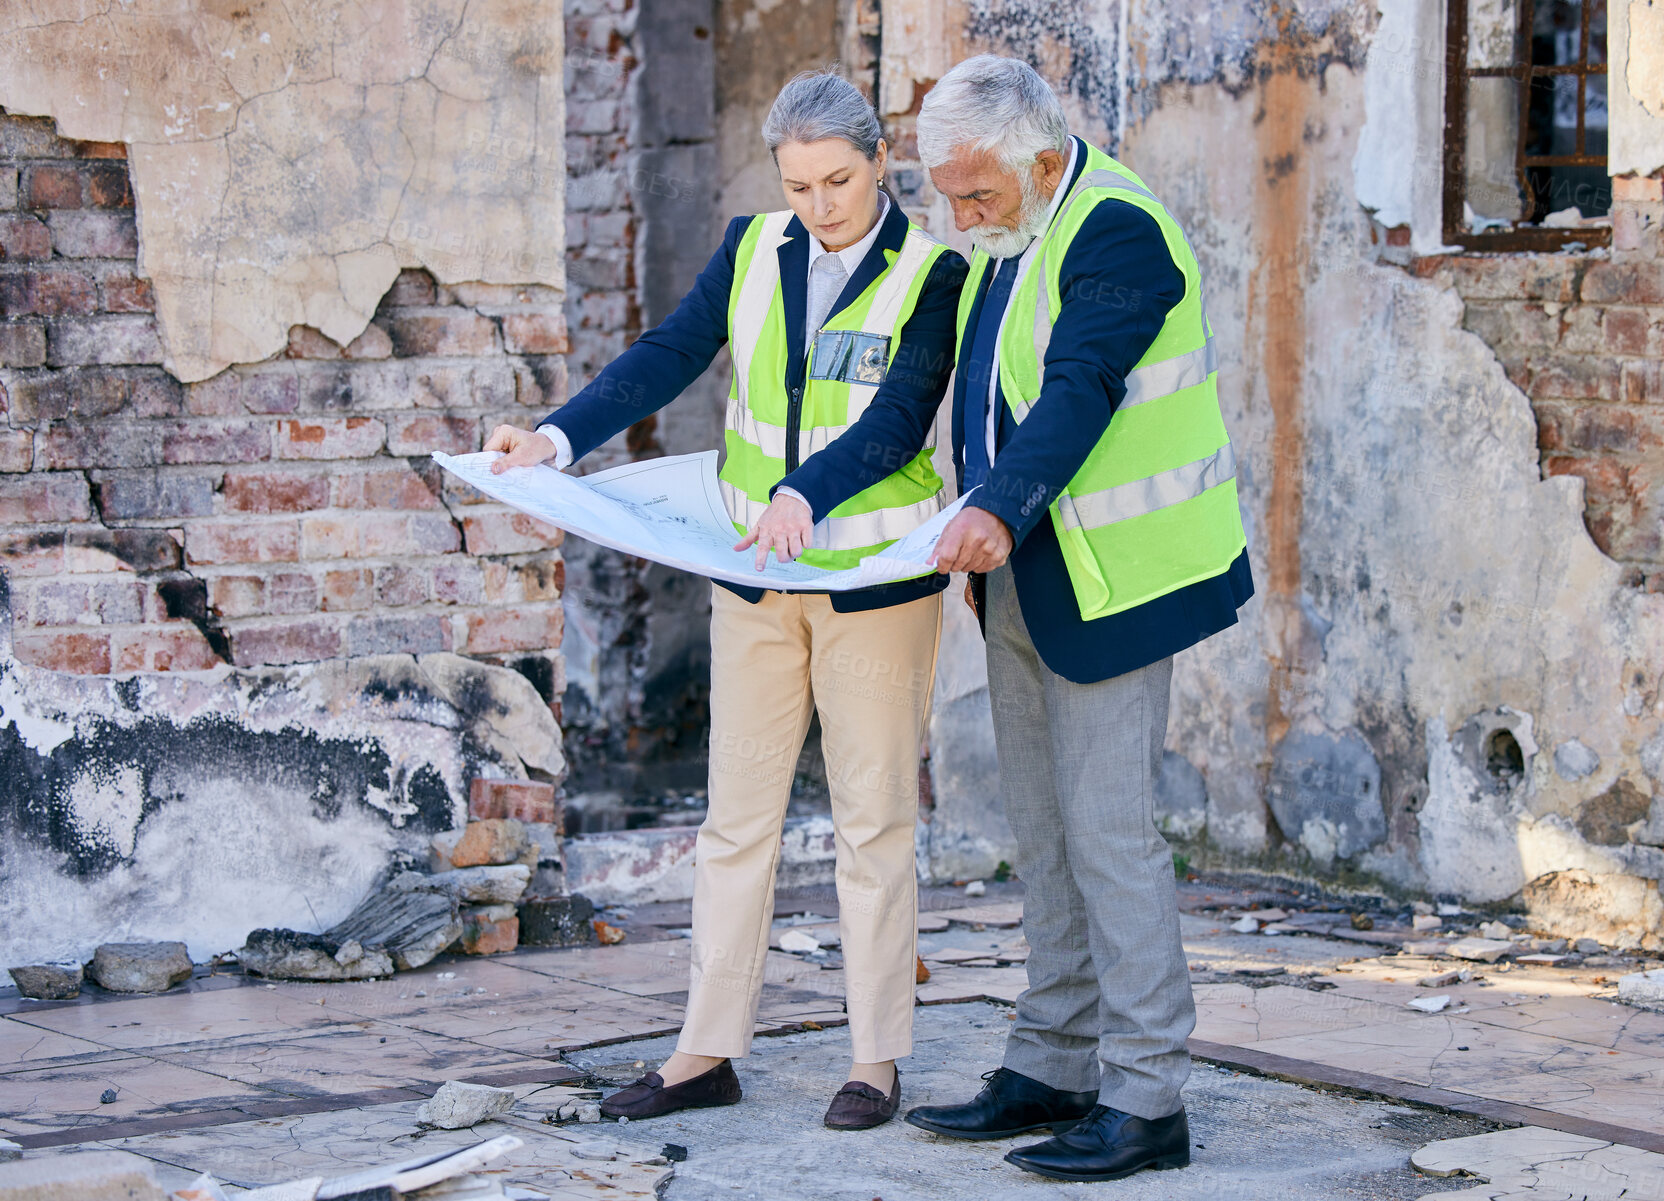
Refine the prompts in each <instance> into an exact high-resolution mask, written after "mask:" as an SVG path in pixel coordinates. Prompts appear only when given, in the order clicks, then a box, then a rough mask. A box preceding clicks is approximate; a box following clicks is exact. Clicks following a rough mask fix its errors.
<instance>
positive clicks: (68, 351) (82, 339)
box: [46, 285, 162, 367]
mask: <svg viewBox="0 0 1664 1201" xmlns="http://www.w3.org/2000/svg"><path fill="white" fill-rule="evenodd" d="M97 295H98V292H97V287H96V285H94V287H93V297H94V302H95V303H96V299H97ZM46 361H47V363H48V364H50V365H51V366H53V367H80V366H86V365H90V364H99V365H111V364H123V363H160V362H161V361H162V338H161V334H160V333H159V332H158V331H157V328H156V318H155V317H154V316H153V315H151V314H149V313H118V314H113V315H110V316H107V317H89V318H84V319H76V318H66V319H63V320H59V321H53V322H51V323H50V324H49V325H48V326H47V328H46Z"/></svg>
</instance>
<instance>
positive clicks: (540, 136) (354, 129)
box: [0, 0, 565, 381]
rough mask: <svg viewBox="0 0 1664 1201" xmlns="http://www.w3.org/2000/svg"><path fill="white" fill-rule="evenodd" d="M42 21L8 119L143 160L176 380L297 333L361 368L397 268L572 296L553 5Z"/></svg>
mask: <svg viewBox="0 0 1664 1201" xmlns="http://www.w3.org/2000/svg"><path fill="white" fill-rule="evenodd" d="M27 9H28V12H27V18H28V19H26V20H19V21H16V22H8V27H7V28H6V29H5V30H4V31H0V107H4V108H6V109H7V110H9V111H11V112H16V113H28V114H34V115H40V116H49V117H53V118H55V119H56V120H57V121H58V123H59V130H60V132H61V133H62V134H63V135H64V136H66V137H69V138H76V139H82V140H92V141H101V142H119V143H124V144H125V145H126V146H127V147H128V154H129V158H130V160H131V163H132V188H133V193H134V199H135V201H136V203H137V206H138V209H139V212H140V213H141V215H142V219H141V222H140V253H139V260H138V262H139V274H141V275H142V276H143V277H144V278H146V279H148V280H150V281H151V283H152V285H153V287H154V289H155V314H156V322H155V332H156V336H157V337H158V339H159V342H160V347H161V355H160V361H161V362H162V363H163V364H165V365H166V366H167V367H168V369H169V370H170V371H171V372H172V373H173V375H174V376H175V377H177V378H178V379H181V380H185V381H195V380H201V379H206V378H208V377H209V376H211V375H213V374H215V373H216V372H218V371H220V370H221V369H222V368H224V367H226V366H227V365H229V364H231V363H246V362H255V361H258V360H261V359H265V358H266V357H268V356H269V355H271V354H272V353H274V352H275V351H278V350H280V349H282V347H283V345H284V344H285V342H286V341H287V339H288V331H289V328H290V326H293V325H308V326H311V327H313V328H315V329H318V330H321V331H323V333H325V334H327V335H328V336H329V337H330V338H332V339H333V340H334V341H335V342H337V343H339V344H341V345H346V344H348V343H350V342H352V341H353V339H355V338H356V337H358V336H359V335H360V334H361V333H363V332H364V329H365V327H366V326H367V325H368V324H369V322H370V319H371V317H372V316H373V315H374V313H375V308H376V303H377V301H378V300H379V299H380V298H381V296H382V294H383V293H385V292H386V291H387V289H388V287H389V286H390V285H391V284H392V283H393V280H394V279H395V278H396V277H397V276H398V274H399V271H400V269H401V268H406V267H424V268H426V269H427V270H428V271H430V272H431V273H432V274H433V276H434V278H435V279H437V280H438V281H439V282H440V283H442V284H452V283H464V282H474V281H478V282H484V283H491V284H542V285H546V286H550V287H559V286H561V284H562V275H561V270H562V264H563V255H562V254H561V253H560V252H559V251H558V249H557V248H558V247H559V245H560V241H561V236H562V235H561V217H562V204H561V187H562V184H563V182H564V174H565V173H564V171H563V169H562V167H563V162H562V155H563V149H562V140H563V132H564V131H563V125H564V118H563V113H564V110H563V105H562V102H561V95H560V72H561V66H562V39H561V31H560V20H559V17H560V12H559V9H558V7H557V6H556V5H554V4H553V2H552V0H474V2H473V3H471V4H470V3H465V2H464V0H409V2H401V3H385V4H371V5H362V4H352V3H346V2H344V0H306V2H304V3H299V4H279V3H275V2H267V0H249V2H248V3H246V4H242V5H229V4H210V5H205V6H196V5H189V6H180V5H176V4H167V3H160V2H153V0H144V2H140V3H134V4H125V5H121V6H107V7H105V8H102V9H97V10H94V9H91V8H90V6H87V5H84V4H80V3H77V2H75V0H32V3H30V4H29V5H27ZM20 15H22V14H20Z"/></svg>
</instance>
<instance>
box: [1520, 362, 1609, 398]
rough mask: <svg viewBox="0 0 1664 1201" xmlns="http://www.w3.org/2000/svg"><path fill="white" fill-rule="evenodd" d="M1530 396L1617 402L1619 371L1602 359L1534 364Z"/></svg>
mask: <svg viewBox="0 0 1664 1201" xmlns="http://www.w3.org/2000/svg"><path fill="white" fill-rule="evenodd" d="M1531 395H1532V396H1533V397H1534V398H1538V399H1564V400H1616V399H1617V396H1618V370H1617V367H1616V366H1615V365H1614V364H1613V363H1612V362H1611V361H1610V360H1607V359H1603V358H1583V357H1559V358H1554V359H1543V360H1539V361H1537V362H1534V363H1533V364H1532V373H1531Z"/></svg>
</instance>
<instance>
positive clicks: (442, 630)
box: [345, 613, 451, 655]
mask: <svg viewBox="0 0 1664 1201" xmlns="http://www.w3.org/2000/svg"><path fill="white" fill-rule="evenodd" d="M450 649H451V627H450V623H449V622H447V621H446V620H445V619H444V617H443V616H441V615H439V614H436V613H410V614H402V613H401V614H393V615H390V616H385V617H380V616H378V617H354V618H352V619H351V620H349V621H348V622H347V628H346V642H345V653H346V654H348V655H425V654H429V653H431V652H434V651H448V650H450Z"/></svg>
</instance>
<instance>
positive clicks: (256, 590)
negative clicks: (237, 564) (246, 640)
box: [208, 575, 266, 617]
mask: <svg viewBox="0 0 1664 1201" xmlns="http://www.w3.org/2000/svg"><path fill="white" fill-rule="evenodd" d="M208 605H209V607H210V608H212V609H213V611H214V612H215V613H216V614H217V615H218V616H220V617H254V616H257V615H259V614H262V613H264V612H265V611H266V577H265V576H260V575H222V576H215V577H214V578H213V579H211V580H209V581H208Z"/></svg>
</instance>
